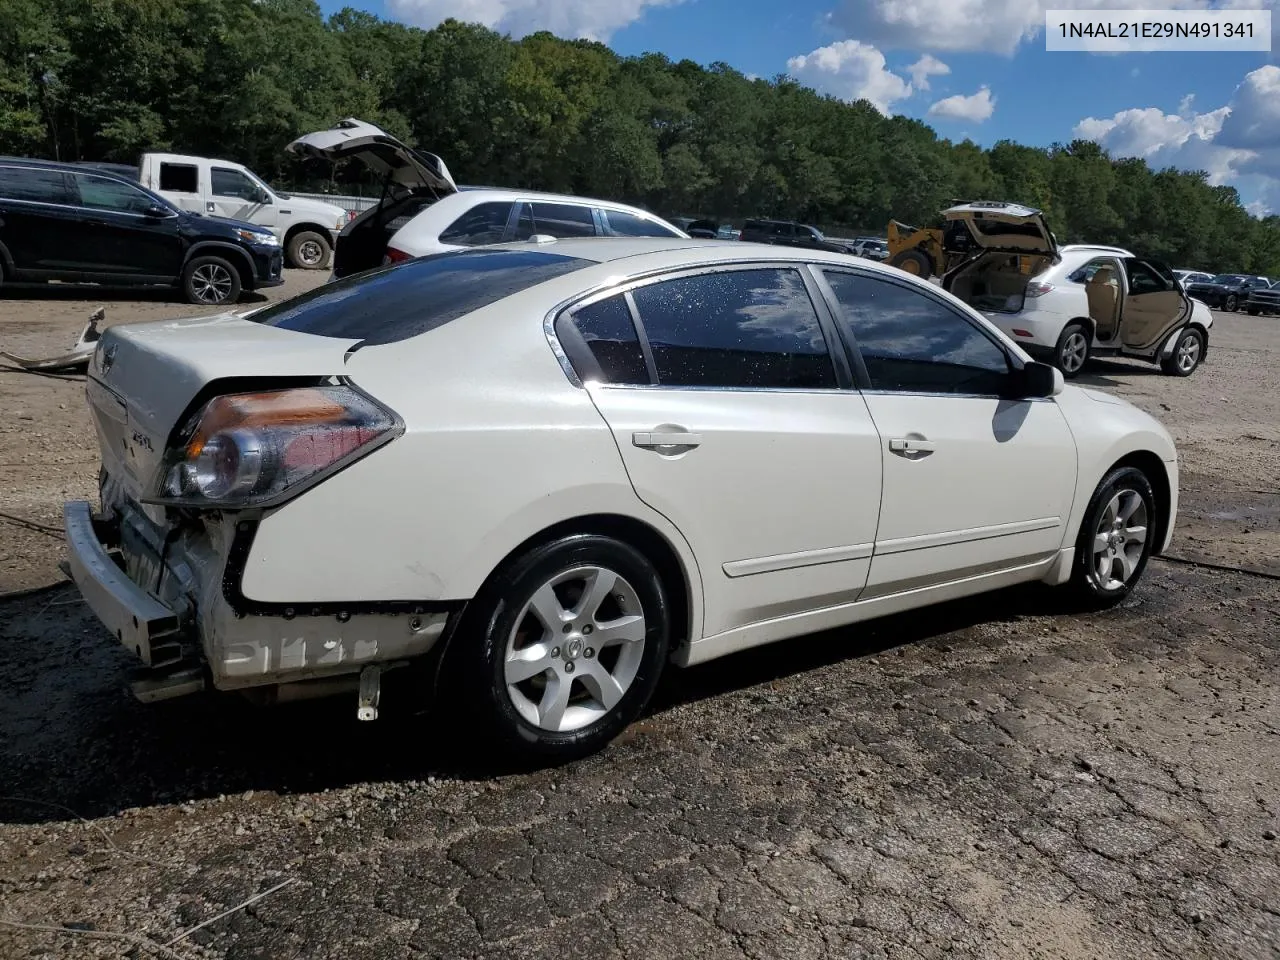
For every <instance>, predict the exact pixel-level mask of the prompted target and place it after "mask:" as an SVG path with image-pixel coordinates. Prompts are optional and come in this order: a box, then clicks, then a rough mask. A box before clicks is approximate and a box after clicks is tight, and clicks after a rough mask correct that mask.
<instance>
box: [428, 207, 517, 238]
mask: <svg viewBox="0 0 1280 960" xmlns="http://www.w3.org/2000/svg"><path fill="white" fill-rule="evenodd" d="M510 218H511V202H510V201H507V202H505V203H503V202H498V201H495V202H493V203H482V204H480V205H479V206H475V207H472V208H471V209H470V210H468V211H467V212H466V213H464V214H463V215H462V216H460V217H459V218H458V219H457V220H455V221H453V223H451V224H449V226H448V227H446V228H445V230H444V232H443V233H441V234H440V242H441V243H457V244H461V245H463V246H467V247H476V246H483V245H484V244H487V243H501V242H502V236H503V234H504V233H506V230H507V220H509V219H510Z"/></svg>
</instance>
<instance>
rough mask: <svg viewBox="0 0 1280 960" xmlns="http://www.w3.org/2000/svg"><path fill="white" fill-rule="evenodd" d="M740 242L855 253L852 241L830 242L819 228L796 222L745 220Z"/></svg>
mask: <svg viewBox="0 0 1280 960" xmlns="http://www.w3.org/2000/svg"><path fill="white" fill-rule="evenodd" d="M738 239H739V240H744V241H747V242H748V243H772V244H777V245H778V246H783V247H801V248H803V249H805V250H829V251H831V252H832V253H848V254H852V253H853V252H854V245H853V243H852V241H842V240H830V239H828V238H827V237H824V236H823V235H822V231H821V230H819V229H818V228H817V227H812V226H809V225H808V224H806V223H796V222H795V221H794V220H758V219H753V220H744V221H743V222H742V234H741V236H739V237H738Z"/></svg>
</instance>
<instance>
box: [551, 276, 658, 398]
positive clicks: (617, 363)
mask: <svg viewBox="0 0 1280 960" xmlns="http://www.w3.org/2000/svg"><path fill="white" fill-rule="evenodd" d="M556 337H557V338H558V339H559V340H560V343H561V345H562V346H563V347H564V348H565V351H566V353H568V354H569V359H570V360H571V361H572V362H573V366H574V369H575V370H577V372H578V376H579V377H581V378H582V379H583V380H590V379H593V378H598V379H600V380H603V381H604V382H605V383H626V384H647V383H649V370H648V367H646V366H645V362H644V351H643V350H642V349H641V348H640V337H639V335H638V334H637V333H636V327H635V324H634V323H632V322H631V310H630V308H628V307H627V301H626V298H625V297H624V296H623V295H622V294H617V295H615V296H612V297H608V298H606V299H604V300H597V301H596V302H595V303H591V304H588V305H587V306H585V307H579V308H578V309H577V310H574V311H573V312H572V313H568V314H564V315H562V316H561V317H560V319H559V320H557V321H556ZM584 352H585V354H587V355H589V357H590V359H589V360H588V359H587V356H584Z"/></svg>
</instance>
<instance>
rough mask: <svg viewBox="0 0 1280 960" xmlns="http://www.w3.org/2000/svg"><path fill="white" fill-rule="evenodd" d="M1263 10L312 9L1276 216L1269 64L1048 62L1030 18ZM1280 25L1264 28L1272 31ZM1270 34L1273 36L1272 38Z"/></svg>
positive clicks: (1279, 95) (840, 3)
mask: <svg viewBox="0 0 1280 960" xmlns="http://www.w3.org/2000/svg"><path fill="white" fill-rule="evenodd" d="M1275 2H1276V0H1164V2H1161V0H1111V2H1107V0H1050V2H1045V0H786V2H778V0H349V2H341V0H337V2H335V0H321V7H322V9H324V10H325V11H326V12H333V11H334V10H337V9H339V8H341V7H342V6H347V5H351V6H358V7H361V8H363V9H367V10H369V11H371V12H374V13H377V14H378V15H380V16H382V17H386V18H389V19H395V20H401V21H403V22H406V23H413V24H416V25H419V26H423V27H431V26H434V25H435V24H436V23H438V22H439V21H440V20H442V19H444V18H445V17H448V16H454V17H457V18H458V19H461V20H469V21H475V22H480V23H484V24H486V25H487V26H490V27H493V28H495V29H498V30H501V31H504V32H508V33H511V34H512V35H514V36H520V35H522V34H525V33H528V32H531V31H533V30H537V29H549V30H551V31H552V32H554V33H557V34H559V35H561V36H566V37H573V36H587V37H591V38H593V39H597V40H602V41H604V42H606V43H608V44H609V45H610V46H611V47H612V48H613V49H615V50H616V51H617V52H618V53H620V54H624V55H628V54H638V53H644V52H647V51H657V52H661V53H664V54H666V55H667V56H668V57H671V58H672V59H676V60H678V59H682V58H688V59H690V60H694V61H697V62H699V63H702V64H707V63H712V62H714V61H717V60H722V61H724V62H726V63H728V64H730V65H731V66H733V67H735V68H736V69H738V70H741V71H742V72H744V73H748V74H755V75H758V76H762V77H772V76H774V75H775V74H778V73H789V74H791V75H792V76H795V77H797V78H798V79H799V80H801V81H802V82H804V83H807V84H809V85H810V86H813V87H815V88H817V89H819V90H822V91H823V92H825V93H831V94H833V95H835V96H839V97H842V98H845V99H853V98H856V97H866V98H867V99H870V100H871V101H872V102H874V103H876V105H877V106H878V107H879V108H880V109H881V110H882V111H884V112H886V113H892V114H904V115H906V116H910V117H917V118H919V119H922V120H924V121H926V122H927V123H929V124H930V125H931V126H932V127H934V129H936V130H937V131H938V133H939V135H941V136H944V137H949V138H951V139H963V138H965V137H969V138H971V139H973V140H974V141H976V142H978V143H980V144H982V145H984V146H989V145H990V144H992V143H994V142H996V141H997V140H1001V139H1012V140H1016V141H1018V142H1021V143H1027V144H1033V145H1039V146H1045V145H1048V144H1050V143H1053V142H1055V141H1057V142H1064V141H1068V140H1071V139H1072V138H1073V137H1077V136H1084V137H1087V138H1089V139H1094V140H1097V141H1098V142H1099V143H1101V144H1102V145H1103V146H1105V147H1107V149H1109V150H1110V151H1111V152H1112V153H1113V154H1115V155H1125V156H1141V157H1144V158H1145V159H1147V160H1148V162H1150V163H1151V164H1152V165H1153V166H1156V167H1163V166H1176V167H1182V168H1188V169H1204V170H1208V171H1209V172H1210V174H1211V175H1212V177H1213V179H1214V181H1215V182H1220V183H1227V184H1230V185H1232V186H1235V187H1236V188H1237V189H1238V190H1240V193H1241V196H1242V198H1243V199H1244V200H1245V202H1246V203H1248V204H1250V206H1251V209H1253V210H1254V211H1255V212H1258V213H1261V212H1264V211H1271V210H1276V211H1280V67H1277V66H1276V65H1275V61H1274V59H1273V57H1274V56H1275V55H1276V54H1275V53H1247V52H1242V53H1123V54H1090V53H1057V52H1055V53H1050V52H1046V50H1045V38H1044V32H1043V24H1044V10H1045V9H1047V8H1049V9H1061V8H1073V7H1075V8H1082V9H1085V8H1091V9H1116V8H1118V7H1138V6H1140V7H1145V8H1148V9H1154V8H1206V7H1219V8H1222V7H1226V8H1254V9H1257V8H1271V7H1273V6H1274V4H1275ZM1276 19H1277V20H1278V21H1280V17H1276ZM1274 26H1275V27H1276V28H1280V22H1278V23H1276V24H1275V25H1274Z"/></svg>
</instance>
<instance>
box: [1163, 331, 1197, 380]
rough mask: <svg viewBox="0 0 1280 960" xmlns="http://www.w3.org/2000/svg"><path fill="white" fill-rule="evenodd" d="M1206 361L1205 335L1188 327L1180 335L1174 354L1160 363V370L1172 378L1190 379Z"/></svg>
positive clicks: (1174, 346) (1174, 347)
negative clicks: (1201, 362) (1202, 361)
mask: <svg viewBox="0 0 1280 960" xmlns="http://www.w3.org/2000/svg"><path fill="white" fill-rule="evenodd" d="M1203 359H1204V334H1203V333H1201V332H1200V331H1199V330H1197V329H1196V328H1195V327H1187V329H1185V330H1183V331H1182V333H1180V334H1178V340H1177V342H1176V343H1175V344H1174V345H1173V353H1171V354H1169V356H1167V357H1165V358H1164V359H1163V360H1161V361H1160V369H1161V370H1163V371H1164V372H1165V373H1167V374H1169V376H1171V377H1189V376H1191V374H1192V373H1194V372H1195V369H1196V367H1198V366H1200V361H1201V360H1203Z"/></svg>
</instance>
